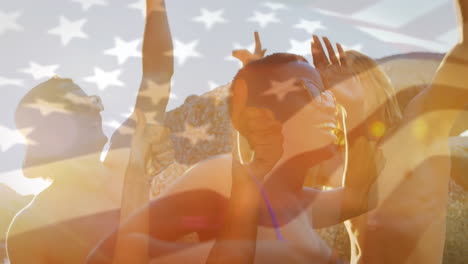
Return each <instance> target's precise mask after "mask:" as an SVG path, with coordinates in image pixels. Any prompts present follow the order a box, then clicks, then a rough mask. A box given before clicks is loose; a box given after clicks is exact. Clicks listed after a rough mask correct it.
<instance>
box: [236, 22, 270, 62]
mask: <svg viewBox="0 0 468 264" xmlns="http://www.w3.org/2000/svg"><path fill="white" fill-rule="evenodd" d="M254 38H255V51H254V53H253V54H252V53H251V52H250V51H249V50H246V49H242V50H233V51H232V56H233V57H235V58H237V59H239V60H240V61H241V62H242V66H245V65H247V64H249V63H250V62H252V61H255V60H258V59H261V58H263V57H264V56H265V53H266V51H267V50H266V49H262V43H261V41H260V35H259V34H258V32H257V31H255V33H254Z"/></svg>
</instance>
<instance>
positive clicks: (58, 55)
mask: <svg viewBox="0 0 468 264" xmlns="http://www.w3.org/2000/svg"><path fill="white" fill-rule="evenodd" d="M166 5H167V9H168V16H169V22H170V27H171V31H172V37H173V43H174V55H175V75H174V78H173V85H172V90H171V97H170V100H169V105H168V110H170V109H173V108H176V107H177V106H179V105H181V104H182V103H183V102H184V99H185V98H186V97H187V96H189V95H191V94H203V93H205V92H207V91H210V90H212V89H214V88H216V87H218V86H219V85H222V84H226V83H228V82H230V81H231V80H232V77H233V76H234V74H235V73H236V71H237V70H238V69H239V62H238V61H237V60H235V59H234V58H232V57H231V51H232V50H233V49H243V48H247V49H253V46H254V43H253V34H252V33H253V31H255V30H257V31H259V32H260V34H261V38H262V42H263V46H264V47H265V48H266V49H267V54H268V53H273V52H285V51H286V52H291V53H296V54H300V55H304V56H305V57H306V58H307V59H308V60H309V61H310V59H311V58H310V56H311V55H310V45H309V43H310V40H311V35H312V34H318V35H324V36H328V37H329V38H330V39H332V40H336V41H340V42H341V43H342V44H343V46H344V47H345V48H349V49H356V50H360V51H362V52H365V53H366V54H368V55H370V56H372V57H375V58H379V57H384V56H387V55H393V54H399V53H405V52H409V51H430V52H441V53H444V52H446V51H447V50H448V49H449V48H450V47H451V45H453V43H454V42H455V41H456V39H457V33H456V27H455V17H454V15H453V3H452V1H449V0H431V1H425V0H411V1H406V0H378V1H375V0H354V1H340V0H310V1H307V0H291V1H286V0H283V1H278V0H276V1H274V0H272V1H263V0H238V1H227V0H221V1H215V0H191V1H186V0H174V1H167V3H166ZM144 10H145V1H144V0H113V1H110V0H66V1H58V0H44V1H25V0H17V1H3V2H2V4H1V5H0V43H1V44H0V47H1V48H0V57H1V58H2V59H1V61H0V89H1V91H2V96H1V104H0V109H1V112H2V115H1V116H0V135H1V136H0V160H1V162H0V182H4V183H6V184H7V185H9V186H12V187H13V188H14V189H15V190H17V191H18V192H20V193H21V194H31V193H36V192H38V191H39V190H41V188H43V186H45V185H44V182H41V181H40V180H37V179H36V180H26V179H25V178H23V177H22V176H21V172H20V168H21V162H22V157H23V156H24V142H23V139H22V137H21V136H20V134H19V133H18V131H16V129H15V125H14V122H13V116H14V111H15V108H16V105H17V103H18V102H19V100H20V99H21V98H22V96H23V95H24V94H25V93H26V92H27V91H28V90H29V89H31V88H32V87H34V86H35V85H37V84H39V83H40V82H43V81H45V80H47V79H48V78H50V77H52V76H54V75H59V76H61V77H66V78H71V79H73V81H74V82H75V83H77V84H78V85H79V86H80V87H82V88H83V89H84V90H85V91H86V92H87V93H88V94H96V95H99V96H100V97H101V98H102V100H103V104H104V107H105V111H104V112H103V120H104V122H103V123H104V130H105V133H106V134H107V135H111V134H112V132H113V131H114V130H115V129H116V128H117V127H118V126H119V125H120V123H121V122H122V121H123V120H125V118H126V117H127V116H128V113H129V112H130V110H131V109H130V107H131V106H132V105H133V103H134V99H135V96H136V92H137V90H138V86H139V81H140V77H141V45H142V35H143V28H144ZM56 133H60V131H56Z"/></svg>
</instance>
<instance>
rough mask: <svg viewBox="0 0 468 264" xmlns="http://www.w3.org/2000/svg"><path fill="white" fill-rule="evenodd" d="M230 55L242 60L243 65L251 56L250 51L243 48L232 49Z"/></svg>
mask: <svg viewBox="0 0 468 264" xmlns="http://www.w3.org/2000/svg"><path fill="white" fill-rule="evenodd" d="M232 56H233V57H234V58H236V59H238V60H240V61H241V62H242V65H243V66H245V65H246V64H247V63H249V61H250V60H251V58H252V53H250V51H248V50H246V49H243V50H233V51H232Z"/></svg>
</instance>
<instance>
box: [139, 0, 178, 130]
mask: <svg viewBox="0 0 468 264" xmlns="http://www.w3.org/2000/svg"><path fill="white" fill-rule="evenodd" d="M144 34H145V35H144V41H143V76H142V82H141V85H140V90H139V92H138V97H137V101H136V108H138V109H141V110H142V111H143V112H144V113H145V115H146V118H147V120H148V121H149V123H153V122H154V121H158V122H161V121H162V119H163V117H164V113H165V111H166V106H167V101H168V99H169V94H170V88H171V78H172V75H173V73H174V55H173V52H172V51H173V46H172V37H171V32H170V29H169V22H168V18H167V12H166V6H165V2H164V0H147V1H146V26H145V33H144Z"/></svg>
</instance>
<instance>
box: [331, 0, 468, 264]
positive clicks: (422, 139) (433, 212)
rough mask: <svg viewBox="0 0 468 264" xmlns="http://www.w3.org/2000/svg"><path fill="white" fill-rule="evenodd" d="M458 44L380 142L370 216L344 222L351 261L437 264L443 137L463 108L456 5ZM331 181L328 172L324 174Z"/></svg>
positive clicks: (466, 5) (466, 8)
mask: <svg viewBox="0 0 468 264" xmlns="http://www.w3.org/2000/svg"><path fill="white" fill-rule="evenodd" d="M457 7H458V13H459V15H460V20H459V26H460V28H461V33H462V39H461V40H460V42H459V44H457V45H456V46H455V47H454V48H453V49H452V50H451V51H450V52H449V53H448V54H447V55H446V57H445V58H444V60H443V61H442V63H441V65H440V67H439V70H438V71H437V73H436V76H435V78H434V81H433V83H432V85H431V86H430V87H428V88H426V89H425V90H423V91H422V92H421V93H420V94H419V95H418V96H416V97H415V98H414V99H413V100H412V101H411V102H410V103H409V105H408V107H407V108H406V110H405V112H404V115H403V121H402V123H401V124H399V125H398V126H397V127H395V128H393V129H392V131H390V133H389V134H388V135H387V136H386V138H384V139H383V140H382V142H381V143H380V145H381V147H382V150H383V155H384V156H385V158H386V160H387V162H386V166H385V168H384V170H383V171H382V174H381V176H380V177H379V179H378V181H377V182H376V184H375V186H374V191H373V192H374V193H375V194H376V195H371V196H370V197H378V199H376V200H371V201H369V202H370V203H377V208H376V209H374V210H372V211H371V212H369V213H367V214H364V215H362V216H359V217H357V218H354V219H352V220H350V221H349V222H347V223H346V226H347V228H348V232H349V234H350V238H351V246H352V263H366V264H367V263H371V264H373V263H379V264H380V263H408V264H409V263H421V264H422V263H441V262H442V256H443V249H444V241H445V224H446V222H445V215H446V206H447V198H448V181H449V178H450V173H451V162H450V154H451V153H450V151H449V142H448V138H449V136H450V130H451V129H452V126H453V123H454V121H455V120H456V119H457V117H458V116H459V114H460V112H461V111H463V110H464V109H466V108H465V107H466V105H467V104H468V99H467V98H468V87H467V86H466V84H467V80H466V73H467V72H468V67H467V66H466V63H467V61H468V48H467V46H466V36H467V35H466V26H465V25H466V24H467V22H468V19H467V17H468V2H467V1H465V0H460V1H457ZM323 173H324V174H325V175H326V174H328V175H330V168H328V171H324V172H323Z"/></svg>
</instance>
